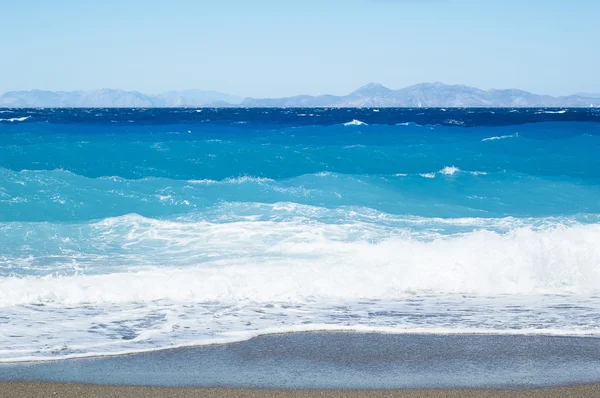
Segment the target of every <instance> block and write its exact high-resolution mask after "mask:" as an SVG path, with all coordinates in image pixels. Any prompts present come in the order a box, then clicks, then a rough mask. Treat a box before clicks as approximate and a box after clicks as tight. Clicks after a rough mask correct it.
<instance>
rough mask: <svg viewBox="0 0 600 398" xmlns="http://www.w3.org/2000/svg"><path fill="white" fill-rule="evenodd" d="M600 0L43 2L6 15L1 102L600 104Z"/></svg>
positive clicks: (0, 36) (1, 35)
mask: <svg viewBox="0 0 600 398" xmlns="http://www.w3.org/2000/svg"><path fill="white" fill-rule="evenodd" d="M599 14H600V3H599V2H596V1H592V0H574V1H573V2H570V3H565V2H556V1H551V2H548V1H542V0H532V1H529V2H527V4H523V2H519V1H516V0H508V1H505V2H502V3H500V2H489V4H486V7H480V2H476V1H475V0H429V1H415V0H346V1H341V0H332V1H329V2H327V3H326V4H323V2H319V1H317V0H307V1H303V2H285V3H283V2H279V1H275V0H257V1H254V2H252V3H251V4H249V3H248V2H244V1H242V0H225V1H221V2H218V3H217V2H194V1H191V0H178V1H173V2H170V3H168V4H166V3H163V2H159V1H157V0H150V1H144V2H142V1H140V0H134V1H130V2H128V3H127V4H123V3H121V2H118V1H116V0H109V1H107V2H102V3H101V4H100V3H97V4H95V3H92V2H74V1H69V0H59V1H56V2H53V3H52V5H49V4H47V3H45V2H43V1H41V0H31V1H29V2H27V3H26V4H25V3H16V2H13V3H11V4H7V5H5V6H3V10H2V15H0V45H1V46H2V48H3V52H4V54H7V55H8V56H6V57H5V59H4V61H3V62H2V63H1V64H0V75H1V76H3V77H4V79H3V80H2V81H0V92H1V93H3V92H6V91H13V90H30V89H40V90H54V91H56V90H65V91H71V90H91V89H100V88H103V87H106V88H115V89H117V88H118V89H123V90H136V91H140V92H144V93H152V94H154V93H160V92H164V91H169V90H183V89H203V90H215V91H219V92H225V93H229V94H232V95H237V96H240V97H256V98H272V97H285V96H291V95H297V94H309V95H319V94H334V95H345V94H347V93H349V92H351V91H353V90H355V89H356V88H357V87H359V86H362V85H364V84H365V83H367V82H370V81H375V82H378V83H381V84H383V85H384V86H386V87H390V88H394V89H395V88H402V87H406V86H410V85H412V84H416V83H421V82H436V81H441V82H444V83H446V84H464V85H468V86H473V87H478V88H481V89H486V90H487V89H491V88H495V89H507V88H518V89H522V90H526V91H530V92H533V93H537V94H549V95H555V96H558V95H569V94H574V93H580V92H586V93H599V92H600V80H599V79H597V78H596V77H595V75H596V73H597V70H598V67H599V66H600V55H599V54H598V53H597V52H595V51H592V49H590V47H589V45H588V43H589V38H591V37H600V25H599V24H597V21H596V16H597V15H599Z"/></svg>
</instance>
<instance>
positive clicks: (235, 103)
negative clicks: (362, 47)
mask: <svg viewBox="0 0 600 398" xmlns="http://www.w3.org/2000/svg"><path fill="white" fill-rule="evenodd" d="M2 107H4V108H26V107H31V108H61V107H72V108H80V107H82V108H95V107H99V108H113V107H125V108H136V107H143V108H146V107H166V108H169V107H266V108H269V107H274V108H292V107H302V108H308V107H334V108H335V107H337V108H346V107H348V108H355V107H409V108H415V107H445V108H451V107H459V108H463V107H498V108H502V107H600V97H599V96H597V95H595V94H589V96H586V95H584V94H573V95H568V96H559V97H554V96H550V95H538V94H534V93H530V92H528V91H524V90H519V89H491V90H482V89H479V88H476V87H471V86H466V85H448V84H444V83H440V82H433V83H419V84H415V85H412V86H408V87H404V88H400V89H396V90H394V89H390V88H388V87H385V86H383V85H381V84H379V83H368V84H366V85H364V86H362V87H359V88H358V89H356V90H354V91H352V92H351V93H349V94H347V95H331V94H323V95H316V96H313V95H296V96H291V97H281V98H252V97H247V98H242V97H238V96H234V95H229V94H225V93H221V92H217V91H209V90H193V89H191V90H180V91H174V90H173V91H167V92H164V93H161V94H155V95H151V94H144V93H142V92H139V91H126V90H119V89H106V88H105V89H100V90H88V91H81V90H78V91H47V90H29V91H9V92H6V93H4V94H3V95H1V96H0V108H2Z"/></svg>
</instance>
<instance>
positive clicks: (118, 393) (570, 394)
mask: <svg viewBox="0 0 600 398" xmlns="http://www.w3.org/2000/svg"><path fill="white" fill-rule="evenodd" d="M0 397H11V398H37V397H40V398H41V397H44V398H47V397H61V398H79V397H89V398H101V397H102V398H105V397H110V398H112V397H114V398H117V397H118V398H147V397H155V398H191V397H214V398H237V397H240V398H241V397H249V398H279V397H281V398H313V397H315V398H317V397H318V398H342V397H345V398H359V397H365V398H393V397H397V398H579V397H582V398H583V397H586V398H587V397H600V385H597V384H596V385H585V386H573V387H556V388H548V389H536V390H518V391H506V390H486V389H411V390H271V389H267V390H265V389H233V388H193V387H124V386H95V385H87V384H52V383H35V382H32V383H0Z"/></svg>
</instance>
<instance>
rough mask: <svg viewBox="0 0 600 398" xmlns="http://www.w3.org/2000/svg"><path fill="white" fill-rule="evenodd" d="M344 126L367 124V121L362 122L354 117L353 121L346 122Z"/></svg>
mask: <svg viewBox="0 0 600 398" xmlns="http://www.w3.org/2000/svg"><path fill="white" fill-rule="evenodd" d="M344 126H367V123H365V122H361V121H360V120H357V119H354V120H353V121H351V122H348V123H344Z"/></svg>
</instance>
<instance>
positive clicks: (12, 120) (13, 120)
mask: <svg viewBox="0 0 600 398" xmlns="http://www.w3.org/2000/svg"><path fill="white" fill-rule="evenodd" d="M29 118H31V116H23V117H12V118H9V119H0V122H11V123H13V122H24V121H25V120H27V119H29Z"/></svg>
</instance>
